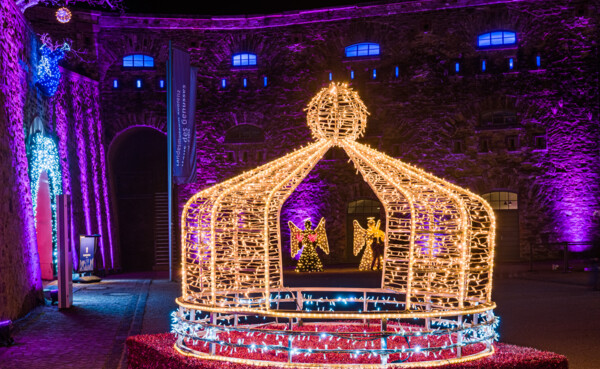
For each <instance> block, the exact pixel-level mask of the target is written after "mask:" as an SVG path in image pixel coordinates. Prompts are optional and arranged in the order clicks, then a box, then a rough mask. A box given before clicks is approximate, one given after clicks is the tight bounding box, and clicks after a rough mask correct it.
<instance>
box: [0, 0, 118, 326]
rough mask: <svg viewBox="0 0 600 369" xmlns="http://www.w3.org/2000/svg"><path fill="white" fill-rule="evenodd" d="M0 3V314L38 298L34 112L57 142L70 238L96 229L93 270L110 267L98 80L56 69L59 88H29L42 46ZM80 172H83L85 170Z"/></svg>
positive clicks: (6, 0) (9, 5)
mask: <svg viewBox="0 0 600 369" xmlns="http://www.w3.org/2000/svg"><path fill="white" fill-rule="evenodd" d="M1 4H2V6H1V7H0V9H1V10H0V19H1V21H0V26H1V28H0V31H1V32H0V39H1V40H2V43H1V46H2V48H1V50H0V174H1V176H0V178H1V179H2V186H1V187H0V203H1V205H0V209H1V211H0V271H1V273H0V320H3V319H15V318H17V317H19V316H22V315H23V314H25V313H26V312H27V311H29V310H30V309H31V308H33V307H34V306H36V305H37V304H39V303H40V302H41V301H43V300H42V291H41V288H42V281H41V274H40V265H39V256H38V251H37V238H36V231H35V217H34V214H33V204H32V191H31V184H30V179H29V168H30V165H31V163H28V158H27V147H26V145H27V144H26V142H27V136H28V134H29V133H30V131H31V130H30V129H31V124H32V122H33V120H34V118H36V117H39V118H41V120H42V122H43V125H44V132H45V134H46V135H47V136H49V137H51V138H53V139H54V141H55V142H57V144H58V152H59V157H60V164H61V172H62V173H61V174H62V188H63V193H67V194H71V195H72V197H73V202H72V206H73V214H74V217H73V218H74V224H73V225H72V227H71V233H72V236H73V239H74V243H73V244H72V251H73V252H74V254H73V256H74V260H73V261H74V263H75V262H76V260H77V259H76V254H75V250H76V249H75V244H76V243H78V235H79V234H90V233H100V234H102V236H103V237H102V240H101V245H100V248H101V253H100V255H101V256H100V259H101V260H99V261H98V263H97V267H98V269H113V268H115V263H117V262H118V260H115V261H114V262H113V256H112V253H113V252H112V247H113V245H112V238H111V232H112V229H111V228H112V227H111V224H110V218H111V211H110V209H109V206H108V204H109V203H108V185H107V180H106V171H105V167H106V166H105V164H104V155H105V145H104V138H103V130H102V128H103V127H102V125H101V124H100V120H99V114H100V110H99V90H98V83H97V82H95V81H93V80H91V79H89V78H85V77H83V76H81V75H79V74H77V73H74V72H69V71H68V70H65V69H62V68H61V72H62V78H61V83H60V85H59V90H58V91H57V94H56V95H55V96H53V97H48V96H45V95H43V94H42V93H41V91H40V90H39V89H38V88H37V87H36V86H35V83H36V71H37V65H38V63H39V56H38V49H39V47H40V46H41V44H40V41H39V38H38V37H37V36H36V33H35V32H34V30H33V29H32V28H31V26H30V25H29V24H28V23H27V21H26V20H25V18H24V17H23V15H22V14H21V12H20V11H19V10H18V9H17V8H16V7H15V5H14V2H13V1H10V0H2V1H1ZM84 171H85V172H84Z"/></svg>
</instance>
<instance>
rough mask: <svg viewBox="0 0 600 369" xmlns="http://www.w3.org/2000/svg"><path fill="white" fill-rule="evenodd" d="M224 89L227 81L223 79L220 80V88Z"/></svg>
mask: <svg viewBox="0 0 600 369" xmlns="http://www.w3.org/2000/svg"><path fill="white" fill-rule="evenodd" d="M225 87H227V80H226V79H225V78H223V79H222V80H221V88H225Z"/></svg>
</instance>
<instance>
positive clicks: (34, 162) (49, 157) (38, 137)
mask: <svg viewBox="0 0 600 369" xmlns="http://www.w3.org/2000/svg"><path fill="white" fill-rule="evenodd" d="M28 159H29V178H30V181H31V200H32V203H33V214H34V215H35V214H37V196H38V192H39V186H40V177H41V175H42V172H44V171H45V172H47V173H48V182H49V187H50V206H51V210H52V262H53V268H54V270H55V271H56V265H57V262H58V255H57V228H56V226H57V223H56V222H57V217H56V196H58V195H60V194H62V193H63V192H62V171H61V166H60V158H59V155H58V149H57V145H56V143H55V142H54V140H53V139H52V138H50V137H47V136H45V135H44V134H42V133H39V132H38V133H34V134H33V135H32V136H31V137H30V138H29V147H28ZM36 226H37V225H36Z"/></svg>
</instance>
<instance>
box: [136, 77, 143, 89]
mask: <svg viewBox="0 0 600 369" xmlns="http://www.w3.org/2000/svg"><path fill="white" fill-rule="evenodd" d="M135 87H136V88H142V80H141V79H138V80H136V81H135Z"/></svg>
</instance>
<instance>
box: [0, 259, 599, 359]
mask: <svg viewBox="0 0 600 369" xmlns="http://www.w3.org/2000/svg"><path fill="white" fill-rule="evenodd" d="M536 269H537V271H535V272H529V271H528V265H525V264H522V265H516V264H515V265H498V266H497V268H496V271H497V274H496V278H495V283H494V292H493V300H494V301H495V302H496V303H497V305H498V308H497V310H496V312H497V314H498V315H499V316H500V317H501V318H502V321H501V324H500V334H501V341H503V342H506V343H513V344H517V345H523V346H529V347H534V348H537V349H542V350H550V351H554V352H557V353H559V354H563V355H566V356H567V357H568V358H569V362H570V369H600V360H597V353H598V352H600V319H599V317H600V291H591V290H590V289H589V288H588V287H587V285H586V284H587V281H588V280H589V276H590V275H589V273H585V272H574V273H560V272H552V271H551V269H550V267H548V268H546V267H545V266H540V267H538V268H536ZM284 281H285V284H286V285H288V286H293V285H297V286H308V285H322V286H349V285H350V284H351V285H352V286H360V287H377V286H378V285H379V284H380V283H381V282H380V274H379V273H378V272H369V273H355V272H353V271H352V270H350V269H347V268H346V269H343V268H342V269H339V270H334V271H331V270H330V272H326V273H315V274H311V277H310V279H306V276H305V275H301V274H298V273H295V272H293V271H291V270H290V271H286V272H285V273H284ZM75 287H76V288H78V290H77V291H76V292H75V293H74V301H73V304H74V306H73V308H71V309H69V310H64V311H59V310H58V309H57V307H56V306H49V305H47V306H43V307H40V308H38V309H36V310H34V311H33V312H32V313H30V314H29V315H28V316H27V317H25V318H23V319H21V320H20V321H18V322H15V324H14V330H13V337H14V338H15V341H16V345H14V346H12V347H9V348H4V347H0V368H2V369H5V368H6V369H20V368H25V369H37V368H42V369H43V368H51V369H62V368H65V369H75V368H77V369H80V368H81V369H87V368H107V369H113V368H115V369H124V368H126V363H125V352H124V342H125V339H126V338H127V337H128V336H130V335H135V334H140V333H142V334H153V333H162V332H168V331H169V323H170V319H169V314H170V312H172V311H173V310H175V308H176V304H175V301H174V300H175V298H176V297H178V296H180V295H181V287H180V285H179V284H178V283H176V282H169V281H167V280H166V276H165V275H164V274H163V275H156V274H152V273H147V274H137V275H120V276H113V277H111V278H108V279H104V280H103V281H102V282H100V283H96V284H89V285H75Z"/></svg>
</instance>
